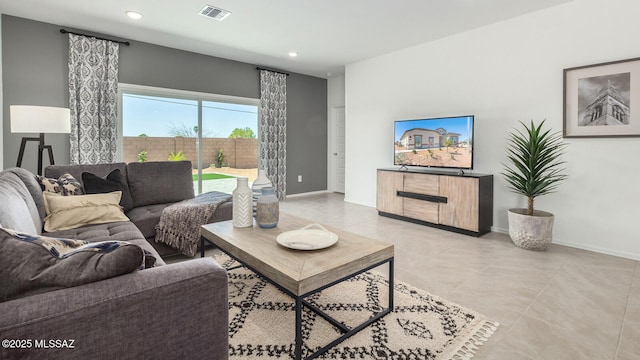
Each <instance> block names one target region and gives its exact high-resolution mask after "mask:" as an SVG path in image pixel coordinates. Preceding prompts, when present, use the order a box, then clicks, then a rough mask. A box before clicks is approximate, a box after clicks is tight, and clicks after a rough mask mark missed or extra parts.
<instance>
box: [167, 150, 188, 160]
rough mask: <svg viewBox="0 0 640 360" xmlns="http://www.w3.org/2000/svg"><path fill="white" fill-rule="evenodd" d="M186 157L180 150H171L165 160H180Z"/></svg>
mask: <svg viewBox="0 0 640 360" xmlns="http://www.w3.org/2000/svg"><path fill="white" fill-rule="evenodd" d="M186 159H187V157H186V156H184V153H183V152H182V151H178V152H177V153H174V152H173V151H172V152H171V153H169V158H168V159H167V160H169V161H182V160H186Z"/></svg>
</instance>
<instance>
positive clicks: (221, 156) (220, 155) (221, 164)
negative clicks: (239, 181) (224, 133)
mask: <svg viewBox="0 0 640 360" xmlns="http://www.w3.org/2000/svg"><path fill="white" fill-rule="evenodd" d="M216 161H217V162H218V167H224V165H225V164H224V151H222V149H220V150H218V155H217V156H216Z"/></svg>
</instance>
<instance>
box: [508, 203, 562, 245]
mask: <svg viewBox="0 0 640 360" xmlns="http://www.w3.org/2000/svg"><path fill="white" fill-rule="evenodd" d="M508 214H509V236H510V237H511V241H513V243H514V244H515V245H516V246H518V247H521V248H523V249H527V250H539V251H541V250H546V248H547V247H548V246H549V244H551V238H552V233H553V219H554V216H553V214H551V213H548V212H546V211H540V210H535V211H534V212H533V215H527V209H509V213H508Z"/></svg>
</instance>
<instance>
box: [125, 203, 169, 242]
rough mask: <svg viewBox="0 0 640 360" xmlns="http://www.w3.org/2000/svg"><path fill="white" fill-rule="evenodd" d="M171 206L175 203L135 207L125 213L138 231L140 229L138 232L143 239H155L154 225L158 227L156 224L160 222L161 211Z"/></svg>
mask: <svg viewBox="0 0 640 360" xmlns="http://www.w3.org/2000/svg"><path fill="white" fill-rule="evenodd" d="M173 204H175V203H167V204H155V205H146V206H140V207H136V208H133V209H132V210H131V211H129V212H127V217H128V218H129V219H130V220H131V222H133V223H134V224H135V225H136V226H137V227H138V229H140V232H141V233H142V235H144V237H145V238H147V239H155V237H156V225H158V222H159V221H160V215H162V210H164V209H165V208H166V207H167V206H171V205H173Z"/></svg>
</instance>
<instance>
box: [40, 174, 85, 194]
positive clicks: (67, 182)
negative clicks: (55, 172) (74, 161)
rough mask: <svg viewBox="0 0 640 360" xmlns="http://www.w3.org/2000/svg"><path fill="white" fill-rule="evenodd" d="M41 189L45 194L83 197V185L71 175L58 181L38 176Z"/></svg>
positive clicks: (63, 175) (64, 176) (66, 175)
mask: <svg viewBox="0 0 640 360" xmlns="http://www.w3.org/2000/svg"><path fill="white" fill-rule="evenodd" d="M36 179H37V180H38V182H39V183H40V188H41V189H42V191H44V192H50V193H54V194H60V195H64V196H71V195H83V194H84V189H83V188H82V184H81V183H80V181H78V180H77V179H76V178H75V177H73V176H72V175H71V174H68V173H65V174H62V175H60V177H58V178H57V179H55V178H48V177H44V176H41V175H36Z"/></svg>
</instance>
